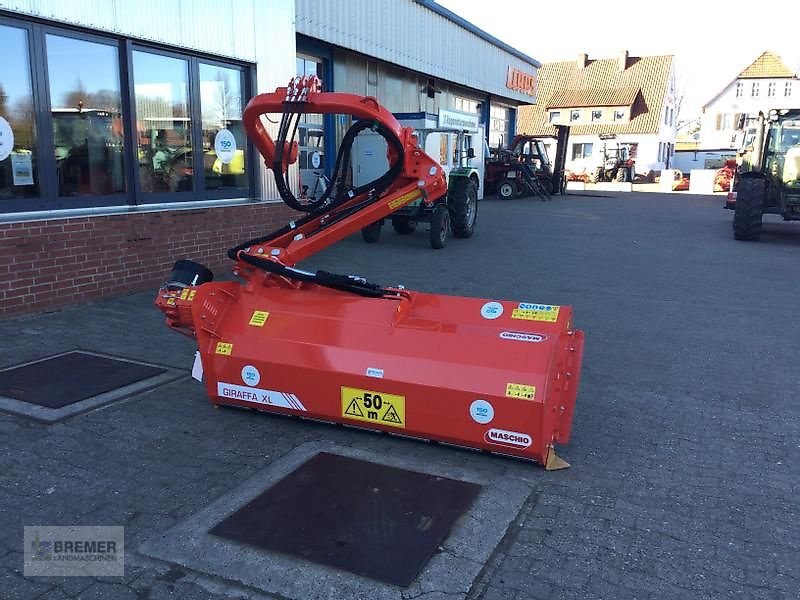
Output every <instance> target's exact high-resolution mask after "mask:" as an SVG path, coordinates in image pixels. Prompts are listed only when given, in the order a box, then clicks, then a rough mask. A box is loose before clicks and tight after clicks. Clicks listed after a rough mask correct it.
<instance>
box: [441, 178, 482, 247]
mask: <svg viewBox="0 0 800 600" xmlns="http://www.w3.org/2000/svg"><path fill="white" fill-rule="evenodd" d="M450 183H451V185H450V188H449V189H448V190H447V209H448V210H449V211H450V229H451V230H452V231H453V237H457V238H468V237H469V236H471V235H472V234H473V232H474V231H475V222H476V221H477V220H478V190H477V188H476V187H475V182H474V181H472V179H468V178H466V177H454V178H453V179H451V180H450Z"/></svg>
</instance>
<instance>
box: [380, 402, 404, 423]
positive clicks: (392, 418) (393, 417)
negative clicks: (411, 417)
mask: <svg viewBox="0 0 800 600" xmlns="http://www.w3.org/2000/svg"><path fill="white" fill-rule="evenodd" d="M381 420H382V421H386V422H387V423H396V424H397V425H402V424H403V422H402V421H401V420H400V417H398V416H397V411H396V410H395V409H394V406H392V405H391V404H390V405H389V410H387V411H386V414H384V415H383V418H382V419H381Z"/></svg>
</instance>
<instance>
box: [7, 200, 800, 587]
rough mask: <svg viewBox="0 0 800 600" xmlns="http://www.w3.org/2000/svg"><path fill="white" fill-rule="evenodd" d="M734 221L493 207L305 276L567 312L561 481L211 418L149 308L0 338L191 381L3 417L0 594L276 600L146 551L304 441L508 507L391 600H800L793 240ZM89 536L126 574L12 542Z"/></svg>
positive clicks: (407, 443) (695, 211)
mask: <svg viewBox="0 0 800 600" xmlns="http://www.w3.org/2000/svg"><path fill="white" fill-rule="evenodd" d="M731 219H732V214H731V213H730V212H728V211H724V210H723V209H722V208H721V198H719V197H710V196H693V195H686V194H681V195H677V194H656V193H646V194H645V193H637V192H633V193H625V194H622V193H620V194H614V193H612V192H604V193H603V194H602V195H599V194H594V195H593V194H592V193H590V192H586V193H583V194H582V195H577V194H575V195H572V194H570V195H568V196H566V197H564V198H558V199H555V200H553V201H552V202H540V201H538V200H536V199H532V198H524V199H517V200H511V201H507V202H504V201H500V200H497V199H495V198H488V199H486V200H485V201H483V202H482V203H481V206H480V213H479V223H478V229H477V232H476V234H475V236H474V237H473V238H471V239H469V240H450V242H449V245H448V247H447V248H446V249H444V250H441V251H434V250H431V249H430V247H429V246H428V240H427V234H426V232H424V231H420V232H417V233H415V234H413V235H410V236H398V235H395V234H394V232H392V231H391V229H385V230H384V236H383V240H382V241H381V242H380V243H378V244H373V245H365V244H364V243H363V242H362V241H361V239H360V237H359V236H354V237H353V238H351V239H348V240H345V241H344V242H342V243H340V244H338V245H337V246H335V247H333V248H331V249H329V250H327V251H326V252H324V253H322V254H320V255H318V256H317V257H315V258H314V260H313V261H309V262H308V263H306V264H305V265H303V266H305V267H306V268H325V269H327V270H331V271H336V272H350V273H356V274H360V275H363V276H366V277H368V278H370V279H372V280H374V281H375V282H377V283H382V284H397V283H401V284H404V285H406V286H407V287H409V288H412V289H419V290H425V291H431V292H438V293H447V294H457V295H468V296H478V297H485V298H502V299H509V300H518V301H526V302H537V303H554V304H572V305H573V306H574V307H575V315H576V316H575V319H576V325H577V326H578V327H580V328H582V329H584V330H585V332H586V340H587V341H586V353H585V357H584V366H583V373H582V382H581V390H580V393H579V396H578V403H577V410H576V414H575V421H574V427H573V437H572V439H571V441H570V443H569V444H568V445H566V446H565V447H563V448H561V449H560V454H562V455H563V457H564V458H565V459H566V460H568V461H569V462H570V463H571V464H572V467H571V468H570V469H567V470H565V471H559V472H545V471H544V470H542V469H540V468H539V467H537V466H534V465H530V464H527V463H524V462H520V461H515V460H511V459H506V458H502V457H496V456H488V455H483V454H477V453H473V452H469V451H465V450H460V449H456V448H450V447H445V446H437V445H432V444H425V443H422V442H415V441H411V440H404V439H394V438H389V437H386V436H380V435H376V434H371V433H365V432H360V431H356V430H353V429H348V428H341V427H334V426H330V425H325V424H318V423H311V422H307V421H301V420H295V419H287V418H280V417H273V416H266V415H257V414H253V413H250V412H247V411H239V410H232V409H221V410H214V409H213V408H212V407H211V405H210V404H209V402H208V401H207V399H206V398H205V394H204V390H203V389H202V388H201V387H200V386H199V384H197V383H196V382H194V381H192V380H191V379H190V378H189V376H188V370H189V369H190V367H191V362H192V358H193V354H194V348H193V345H192V341H191V340H189V339H186V338H183V337H182V336H179V335H177V334H174V333H171V332H169V331H168V330H167V329H166V327H165V326H164V325H163V324H162V319H161V316H160V314H159V313H158V312H157V311H156V310H155V309H154V308H153V307H152V299H153V295H154V293H150V292H148V293H142V294H135V295H130V296H124V297H117V298H113V299H109V300H106V301H102V302H97V303H93V304H89V305H85V306H80V307H73V308H69V309H65V310H60V311H55V312H52V313H48V314H42V315H31V316H25V317H20V318H15V319H11V320H6V321H2V322H0V338H2V339H4V340H6V343H5V344H3V345H2V346H0V367H5V366H9V365H13V364H18V363H20V362H25V361H29V360H34V359H36V358H39V357H41V356H46V355H51V354H55V353H58V352H64V351H67V350H71V349H85V350H88V351H94V352H99V353H103V354H106V355H110V356H121V357H124V358H129V359H132V360H139V361H143V362H147V363H151V364H157V365H163V366H167V367H171V368H176V369H183V370H185V371H186V373H187V374H186V376H185V377H183V378H182V379H179V380H176V381H172V382H169V383H166V384H164V385H163V386H161V387H159V388H156V389H150V390H145V391H142V392H141V393H137V394H134V395H131V396H128V397H127V398H126V399H123V400H120V401H118V402H114V403H111V404H108V405H105V406H103V407H100V408H97V409H95V410H92V411H90V412H86V413H84V414H80V415H77V416H74V417H71V418H68V419H65V420H63V421H60V422H58V423H52V424H47V423H41V422H38V421H34V420H30V419H27V418H25V417H22V416H16V415H9V414H0V448H1V449H2V450H3V452H2V454H1V455H0V506H2V508H3V510H2V511H0V532H2V533H0V598H3V599H4V600H5V599H6V598H8V599H12V598H21V599H26V600H27V599H32V598H48V599H50V598H55V599H61V598H81V599H84V598H87V599H91V598H113V599H115V600H116V599H124V598H176V599H181V600H183V599H189V598H220V599H221V598H230V597H239V598H270V597H280V596H277V595H274V594H270V593H268V592H264V589H265V588H268V587H269V586H268V585H264V583H263V582H259V581H257V580H256V579H257V578H255V576H253V577H251V579H249V580H243V579H242V578H236V577H233V576H231V575H230V574H227V573H222V572H214V571H212V570H210V569H203V568H202V565H200V564H199V562H200V561H194V563H191V561H188V560H187V561H179V560H176V559H175V557H172V558H170V557H169V556H166V554H165V555H162V557H161V558H154V557H153V556H152V555H154V554H157V553H156V552H153V551H152V550H153V548H154V546H153V545H154V544H158V543H159V540H161V541H162V542H163V541H164V540H165V539H167V538H166V537H165V536H169V535H170V533H175V532H177V531H185V527H187V526H189V525H188V524H190V523H192V522H199V519H200V518H201V516H203V515H206V516H207V515H208V514H210V513H209V512H208V511H213V510H214V507H218V506H219V505H220V504H219V503H224V502H225V501H226V500H225V498H230V495H231V494H232V493H235V492H236V491H237V490H238V491H242V490H246V489H248V486H251V485H254V483H253V482H258V481H260V480H259V477H261V478H264V477H267V475H266V474H267V473H274V472H275V469H278V468H279V467H280V465H281V464H284V465H285V464H287V461H289V462H291V460H292V459H293V457H296V456H297V453H298V452H301V451H302V449H303V448H309V447H318V446H319V447H337V448H344V449H345V450H346V451H347V452H350V453H351V455H358V454H359V453H362V452H369V453H371V454H372V455H375V456H377V457H379V460H380V461H383V462H386V463H387V464H402V463H403V461H416V462H417V463H418V464H426V465H428V466H429V467H430V466H431V465H440V466H442V467H443V468H445V467H446V468H447V469H448V472H451V473H456V472H457V473H458V474H459V477H460V478H463V479H466V480H470V481H478V482H489V481H494V482H500V483H503V482H505V483H507V484H508V485H510V486H513V488H514V489H515V490H516V492H515V494H514V498H516V499H517V500H515V502H514V503H512V505H509V508H508V509H507V510H506V512H505V513H504V514H506V515H507V517H504V519H503V520H501V521H498V524H497V526H496V527H495V528H494V529H493V531H494V533H493V534H492V535H493V536H494V537H492V538H491V539H489V540H488V543H487V546H489V548H488V549H486V551H485V552H482V553H479V554H478V555H476V554H474V553H475V552H477V550H476V549H475V548H471V547H465V546H464V545H463V544H456V545H455V546H450V545H449V544H448V543H445V545H444V547H443V548H442V551H441V553H439V554H437V556H436V557H435V559H434V560H435V561H438V562H437V563H436V564H439V565H443V566H444V568H445V569H446V568H447V565H448V564H452V565H457V564H460V563H462V562H463V561H464V560H468V559H471V560H474V561H477V563H479V564H474V565H473V566H472V568H473V571H472V573H474V574H475V575H474V577H473V574H472V573H471V574H470V575H467V576H466V577H462V578H461V580H459V581H458V582H457V583H455V582H453V579H452V578H449V577H447V576H445V575H444V574H443V575H442V576H441V578H439V579H436V578H433V579H429V580H426V581H429V582H431V583H430V585H429V584H425V585H424V586H422V585H415V586H412V587H411V588H409V589H408V590H402V591H400V592H399V596H400V597H403V598H408V599H409V600H410V599H411V598H418V597H429V598H433V597H437V596H440V597H443V596H444V595H447V594H452V596H453V597H467V598H470V599H478V598H480V599H483V600H491V599H495V598H497V599H500V598H502V599H503V600H512V599H513V600H522V599H530V598H537V599H538V598H542V599H551V598H552V599H567V598H614V599H617V598H730V597H743V598H796V597H798V596H800V519H799V518H798V517H800V501H798V499H797V498H798V492H800V489H799V488H800V484H798V481H800V477H798V476H799V475H800V466H798V465H800V460H798V459H800V420H799V419H798V416H799V415H800V407H799V406H798V402H797V400H798V376H797V370H796V365H797V359H796V354H797V353H796V350H797V348H796V347H797V341H796V340H797V337H798V335H797V333H798V332H797V327H798V326H797V319H796V312H797V311H796V307H795V304H796V297H797V293H798V291H797V290H798V286H797V283H796V279H795V277H794V273H795V272H796V263H797V261H796V255H797V252H800V225H798V224H792V223H782V222H780V221H778V220H775V219H774V218H767V219H766V224H765V229H764V235H763V237H762V241H761V242H758V243H743V242H736V241H734V240H733V236H732V231H731ZM168 268H169V265H165V272H166V271H167V270H168ZM281 461H283V462H281ZM263 481H266V480H263ZM97 524H102V525H123V526H125V537H126V575H125V577H124V578H121V579H119V578H31V579H25V578H24V577H22V564H23V560H22V552H23V546H22V533H23V530H22V528H23V526H24V525H97ZM462 525H463V524H462ZM181 528H184V529H181ZM200 533H201V532H198V534H200ZM456 539H460V538H456ZM495 542H497V543H495ZM148 549H150V551H151V552H150V554H151V555H148V553H147V550H148ZM470 553H473V554H472V555H471V554H470ZM451 561H452V562H451ZM181 562H184V563H186V564H179V563H181ZM265 564H266V563H265ZM295 566H297V565H295ZM253 568H254V567H253V566H252V565H250V566H249V567H248V566H245V569H250V570H251V571H252V569H253ZM204 571H205V572H204ZM302 572H303V573H305V571H302ZM309 573H312V571H309ZM327 576H328V577H329V580H328V581H329V582H330V581H336V580H337V578H338V577H342V578H343V579H341V581H342V585H341V586H336V585H333V586H329V587H328V588H327V592H328V597H330V598H337V597H341V598H349V597H352V596H351V595H349V594H351V592H352V591H353V590H355V589H358V590H361V591H363V590H364V589H367V590H368V588H363V587H359V586H361V585H362V584H363V583H364V582H363V581H358V580H357V578H356V576H352V575H339V574H332V573H328V574H327ZM470 577H472V579H470ZM306 579H310V580H309V581H308V586H309V587H308V588H307V589H306V588H302V587H301V588H294V589H293V590H289V591H290V592H291V597H320V596H319V595H318V594H317V595H316V596H315V595H313V594H312V592H314V589H317V591H318V590H319V589H321V588H319V585H320V580H319V579H314V578H313V576H312V577H310V578H309V577H306ZM437 583H438V584H440V585H441V587H438V586H436V584H437ZM314 586H317V587H316V588H314ZM304 589H306V590H307V592H308V593H305V592H304ZM273 591H274V590H273ZM304 593H305V595H304ZM283 597H286V596H283Z"/></svg>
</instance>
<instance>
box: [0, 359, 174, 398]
mask: <svg viewBox="0 0 800 600" xmlns="http://www.w3.org/2000/svg"><path fill="white" fill-rule="evenodd" d="M165 371H166V369H160V368H158V367H153V366H149V365H144V364H140V363H135V362H129V361H125V360H116V359H113V358H108V357H105V356H98V355H96V354H90V353H88V352H80V351H74V352H67V353H65V354H60V355H58V356H51V357H49V358H43V359H41V360H37V361H35V362H31V363H27V364H25V365H21V366H18V367H12V368H9V369H5V370H2V371H0V396H4V397H6V398H12V399H14V400H20V401H22V402H28V403H30V404H36V405H38V406H42V407H45V408H53V409H58V408H62V407H64V406H68V405H70V404H74V403H76V402H80V401H82V400H86V399H87V398H91V397H93V396H98V395H100V394H103V393H106V392H109V391H111V390H115V389H117V388H121V387H124V386H126V385H130V384H132V383H135V382H137V381H141V380H143V379H148V378H151V377H155V376H156V375H161V374H162V373H164V372H165Z"/></svg>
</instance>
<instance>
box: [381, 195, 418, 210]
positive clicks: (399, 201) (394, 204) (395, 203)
mask: <svg viewBox="0 0 800 600" xmlns="http://www.w3.org/2000/svg"><path fill="white" fill-rule="evenodd" d="M418 198H420V194H419V192H418V191H416V190H414V191H413V192H408V193H407V194H403V195H402V196H400V197H399V198H395V199H394V200H391V201H390V202H388V203H387V206H388V207H389V208H390V209H392V210H394V209H395V208H399V207H401V206H404V205H406V204H409V203H410V202H414V200H417V199H418Z"/></svg>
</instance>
